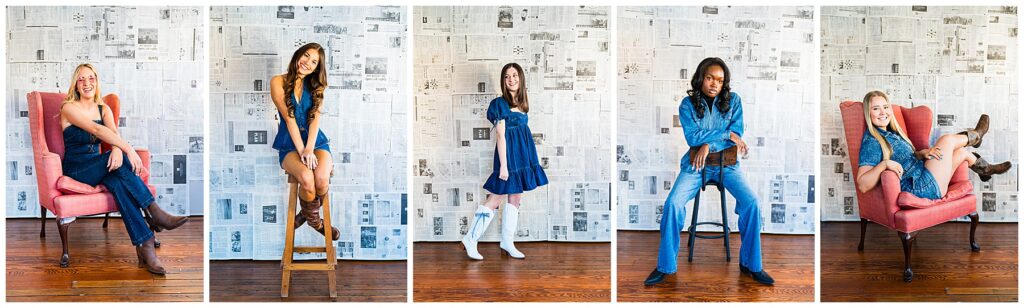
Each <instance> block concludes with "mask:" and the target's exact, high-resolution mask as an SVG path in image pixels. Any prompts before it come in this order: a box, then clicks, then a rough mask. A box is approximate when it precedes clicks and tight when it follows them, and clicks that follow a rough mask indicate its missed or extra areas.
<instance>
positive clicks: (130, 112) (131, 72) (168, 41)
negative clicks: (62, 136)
mask: <svg viewBox="0 0 1024 308" xmlns="http://www.w3.org/2000/svg"><path fill="white" fill-rule="evenodd" d="M7 30H8V32H7V98H6V99H7V119H6V122H7V124H6V125H7V161H6V162H7V200H6V201H7V217H39V214H40V213H39V211H40V208H39V200H38V199H39V195H38V192H37V191H38V190H37V189H36V178H35V172H34V168H35V164H34V163H33V161H32V137H31V134H30V133H29V125H28V102H27V99H26V94H28V92H32V91H43V92H58V93H66V92H67V90H68V87H69V86H70V84H69V83H70V82H71V78H72V76H71V75H72V74H73V73H74V70H75V67H76V66H78V64H81V63H91V64H93V65H94V66H96V70H97V73H98V75H99V79H100V80H99V82H100V90H101V92H102V94H103V95H106V94H117V95H118V96H119V97H120V100H121V115H120V116H121V119H120V127H119V129H118V131H119V132H120V133H121V136H122V137H123V138H124V139H126V140H128V142H130V143H131V144H133V145H135V146H136V147H142V148H148V149H149V150H150V152H151V154H152V155H153V156H152V162H151V165H150V168H151V169H150V172H151V174H152V175H151V177H150V180H149V183H150V184H153V185H154V186H156V191H157V195H156V198H157V200H156V202H157V203H158V204H160V207H162V208H164V209H166V210H168V211H169V212H171V213H174V214H177V215H188V214H191V215H202V214H203V171H202V170H203V154H202V153H203V95H202V93H203V87H204V86H205V82H204V81H203V69H202V63H203V60H204V59H205V56H206V42H205V39H204V35H203V33H205V31H206V26H205V24H204V23H203V20H202V10H201V9H200V7H155V6H147V7H65V6H53V7H8V8H7ZM50 215H52V213H51V214H50Z"/></svg>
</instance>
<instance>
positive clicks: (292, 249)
mask: <svg viewBox="0 0 1024 308" xmlns="http://www.w3.org/2000/svg"><path fill="white" fill-rule="evenodd" d="M288 186H289V192H288V216H286V217H287V218H286V219H287V220H288V221H287V223H286V224H285V232H286V234H285V237H284V256H282V257H281V297H288V288H289V287H290V285H291V278H292V271H327V285H328V288H329V289H330V292H331V298H337V297H338V290H337V289H338V280H337V272H336V271H335V268H336V267H337V265H338V255H337V254H336V253H335V251H334V243H332V241H331V238H332V236H333V235H332V234H331V233H332V232H333V231H332V228H331V207H330V204H331V202H330V198H329V196H328V195H330V193H328V194H327V195H324V197H323V200H322V202H321V204H323V205H322V206H321V207H320V216H321V217H322V218H323V221H324V222H323V224H324V233H325V235H324V247H319V246H295V209H296V206H297V200H298V199H299V181H298V180H297V179H295V177H293V176H291V175H289V176H288ZM310 252H325V253H327V260H324V262H323V263H292V259H293V258H294V254H295V253H310Z"/></svg>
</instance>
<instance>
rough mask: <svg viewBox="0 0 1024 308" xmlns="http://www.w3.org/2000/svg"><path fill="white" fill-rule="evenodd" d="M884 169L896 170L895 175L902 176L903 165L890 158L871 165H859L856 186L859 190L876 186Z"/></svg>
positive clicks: (866, 190)
mask: <svg viewBox="0 0 1024 308" xmlns="http://www.w3.org/2000/svg"><path fill="white" fill-rule="evenodd" d="M885 170H892V171H894V172H896V175H897V176H900V177H902V176H903V166H900V164H899V163H897V162H895V161H892V160H883V161H881V162H879V163H878V165H875V166H872V167H868V166H861V167H860V169H859V171H857V188H858V189H859V190H860V192H862V193H864V192H868V191H870V190H871V189H873V188H875V186H878V183H879V182H881V179H882V172H883V171H885Z"/></svg>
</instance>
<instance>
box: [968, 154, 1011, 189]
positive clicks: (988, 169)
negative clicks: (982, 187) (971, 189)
mask: <svg viewBox="0 0 1024 308" xmlns="http://www.w3.org/2000/svg"><path fill="white" fill-rule="evenodd" d="M971 154H974V157H977V158H978V159H977V160H976V161H974V164H973V165H971V170H974V173H977V174H978V178H980V179H981V181H983V182H988V180H989V179H991V178H992V175H993V174H1003V173H1006V171H1008V170H1010V167H1013V164H1012V163H1010V162H1009V161H1004V162H1002V163H1000V164H995V165H990V164H989V163H988V162H987V161H985V159H983V158H981V155H978V153H971Z"/></svg>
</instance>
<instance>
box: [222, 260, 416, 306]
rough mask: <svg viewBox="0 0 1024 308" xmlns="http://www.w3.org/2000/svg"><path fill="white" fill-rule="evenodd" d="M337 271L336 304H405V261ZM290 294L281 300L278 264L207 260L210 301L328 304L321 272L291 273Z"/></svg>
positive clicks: (348, 264)
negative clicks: (321, 302) (323, 302)
mask: <svg viewBox="0 0 1024 308" xmlns="http://www.w3.org/2000/svg"><path fill="white" fill-rule="evenodd" d="M302 262H303V261H296V263H302ZM321 262H322V261H321ZM337 272H338V290H337V291H338V298H337V299H336V301H338V302H405V301H406V298H407V297H406V286H407V281H408V280H407V278H408V277H407V276H406V272H407V271H406V261H350V260H338V268H337ZM289 292H290V294H289V296H288V298H281V261H237V260H236V261H212V260H211V261H210V301H211V302H276V301H295V302H318V301H331V298H330V297H329V296H328V290H327V274H325V273H324V272H316V271H295V272H292V286H291V291H289Z"/></svg>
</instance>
